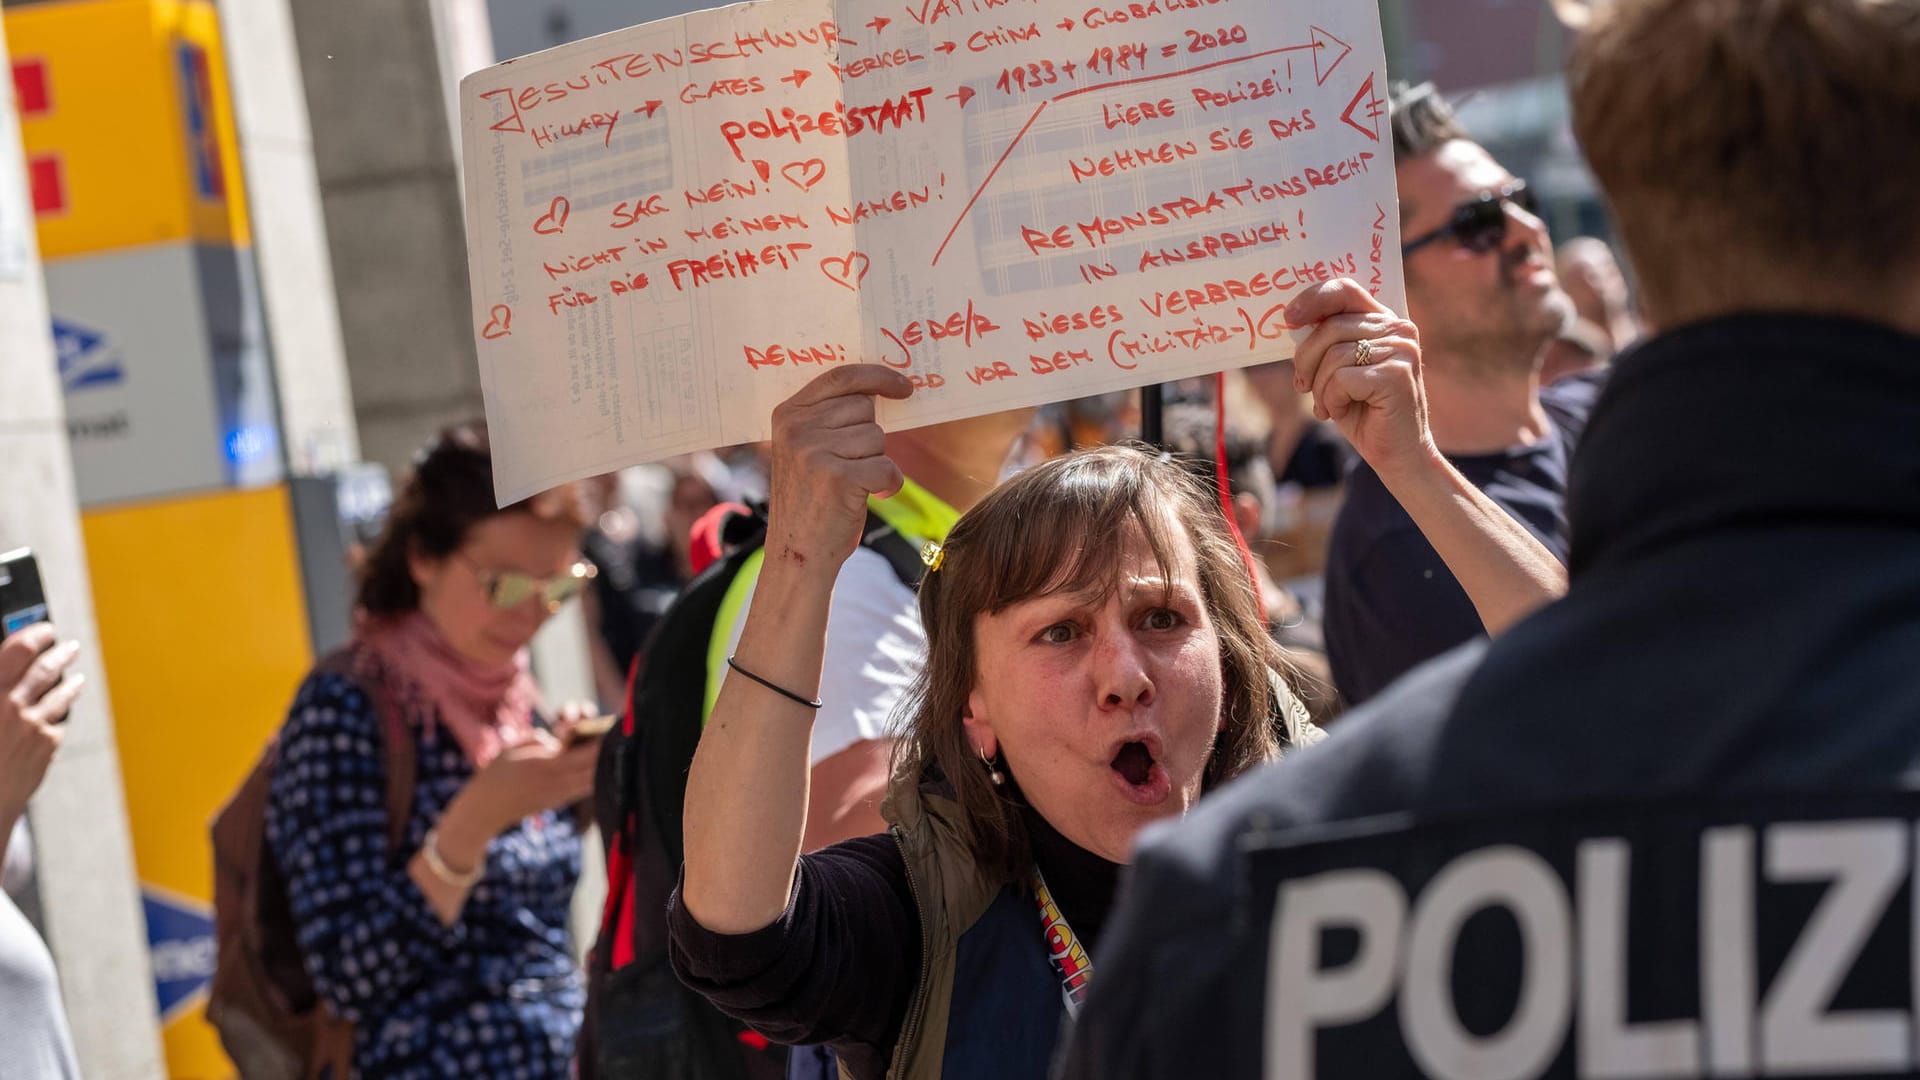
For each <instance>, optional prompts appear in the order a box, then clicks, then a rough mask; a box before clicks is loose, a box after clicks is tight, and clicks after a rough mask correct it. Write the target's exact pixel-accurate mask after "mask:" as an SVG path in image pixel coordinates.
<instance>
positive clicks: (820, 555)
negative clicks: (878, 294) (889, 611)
mask: <svg viewBox="0 0 1920 1080" xmlns="http://www.w3.org/2000/svg"><path fill="white" fill-rule="evenodd" d="M912 392H913V384H912V383H911V382H909V381H908V379H907V377H906V376H904V375H902V374H900V373H899V372H897V371H894V370H892V369H890V368H885V367H881V366H879V365H877V364H855V365H851V366H848V367H840V368H834V369H832V370H830V371H828V372H826V373H825V374H823V375H821V376H819V377H818V378H816V379H814V380H813V381H812V382H809V383H808V384H807V385H805V386H803V387H801V388H800V390H799V391H798V392H797V393H795V394H794V395H793V396H792V397H790V398H788V399H787V400H785V401H783V402H781V403H780V405H779V407H777V408H775V409H774V410H773V463H772V470H771V471H772V477H771V480H770V483H769V485H768V487H769V489H770V491H769V495H768V509H767V523H768V524H767V559H768V561H769V563H773V562H776V561H777V562H784V563H791V564H793V568H794V569H800V568H802V567H806V566H808V565H809V564H814V563H815V562H816V560H817V565H818V567H820V568H821V569H822V570H823V572H825V573H827V574H829V575H831V574H833V573H837V572H838V570H839V567H840V564H841V563H842V562H844V561H846V558H847V556H849V555H851V554H853V549H854V548H855V547H856V546H858V544H859V542H860V527H861V525H862V524H863V523H864V522H865V521H866V516H867V496H869V495H880V496H887V495H891V494H893V493H894V492H896V491H898V490H900V485H901V483H902V482H903V479H902V477H901V475H900V469H899V467H898V466H896V465H895V464H894V463H893V459H891V458H889V457H887V453H886V433H885V432H884V431H882V430H881V429H880V425H879V424H877V423H875V422H874V398H875V397H884V398H892V399H894V400H900V399H903V398H905V397H906V396H907V395H909V394H911V393H912Z"/></svg>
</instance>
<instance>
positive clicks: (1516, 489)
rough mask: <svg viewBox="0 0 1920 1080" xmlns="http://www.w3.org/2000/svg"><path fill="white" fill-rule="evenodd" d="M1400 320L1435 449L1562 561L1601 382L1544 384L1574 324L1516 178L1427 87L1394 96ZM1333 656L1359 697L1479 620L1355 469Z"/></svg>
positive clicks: (1390, 501)
mask: <svg viewBox="0 0 1920 1080" xmlns="http://www.w3.org/2000/svg"><path fill="white" fill-rule="evenodd" d="M1391 99H1392V100H1391V106H1392V118H1393V136H1394V155H1395V173H1396V176H1397V178H1398V181H1399V189H1400V219H1401V221H1400V224H1401V235H1402V236H1403V237H1405V238H1406V240H1405V242H1404V244H1403V246H1402V252H1403V255H1404V261H1405V266H1406V282H1407V307H1408V312H1407V314H1408V316H1409V317H1410V318H1411V319H1412V320H1413V322H1414V324H1415V325H1417V326H1418V327H1419V328H1420V343H1421V347H1422V350H1423V359H1422V376H1423V378H1424V380H1425V383H1426V392H1427V408H1428V413H1429V422H1430V423H1431V425H1432V429H1433V438H1434V442H1435V444H1436V445H1437V446H1438V447H1439V449H1440V450H1441V452H1442V453H1444V454H1446V455H1447V457H1448V459H1449V460H1451V461H1452V462H1453V464H1454V466H1455V467H1456V468H1457V469H1459V470H1460V472H1461V474H1462V475H1464V476H1465V477H1466V478H1467V479H1468V480H1470V481H1471V482H1472V483H1473V484H1474V486H1476V487H1478V488H1480V489H1481V490H1482V491H1484V492H1486V494H1487V495H1488V497H1490V498H1491V499H1492V500H1493V501H1494V502H1495V503H1497V504H1498V505H1499V506H1500V507H1501V508H1502V509H1504V510H1506V511H1507V513H1509V514H1511V515H1513V517H1514V518H1516V519H1517V520H1519V521H1520V522H1521V523H1522V524H1524V525H1526V526H1527V529H1528V530H1529V531H1530V532H1532V533H1533V534H1534V536H1535V537H1537V538H1538V539H1539V540H1540V542H1541V543H1543V544H1545V545H1546V546H1547V548H1548V550H1550V551H1552V552H1553V554H1554V555H1555V556H1556V557H1557V558H1559V559H1560V561H1561V562H1563V563H1564V562H1565V561H1566V559H1567V532H1566V515H1565V513H1564V510H1563V504H1564V501H1565V495H1566V476H1567V462H1568V460H1569V458H1570V457H1571V455H1572V451H1573V445H1574V442H1575V441H1576V440H1578V438H1579V437H1580V432H1581V430H1582V429H1583V428H1584V427H1585V425H1586V417H1587V412H1588V410H1589V409H1590V408H1591V407H1592V402H1593V398H1594V395H1595V393H1596V390H1597V388H1596V380H1595V379H1594V378H1592V377H1582V378H1577V379H1573V380H1569V381H1568V382H1567V383H1566V384H1564V385H1560V386H1555V387H1553V388H1551V389H1550V390H1549V391H1547V392H1545V393H1543V392H1542V390H1541V387H1540V365H1541V362H1542V360H1543V359H1544V357H1545V355H1546V351H1547V348H1548V346H1549V344H1550V343H1551V342H1552V341H1553V339H1554V337H1555V336H1556V335H1557V334H1559V332H1560V331H1561V329H1562V328H1563V327H1564V326H1566V325H1567V324H1568V323H1569V322H1570V321H1571V320H1572V319H1573V314H1574V313H1573V302H1572V300H1571V299H1569V298H1568V296H1567V294H1566V293H1565V292H1564V291H1563V290H1562V289H1561V288H1560V283H1559V280H1558V278H1556V277H1555V275H1554V259H1553V246H1552V244H1551V242H1550V241H1549V240H1548V237H1547V227H1546V223H1545V222H1543V221H1542V220H1541V219H1540V217H1539V215H1538V207H1537V205H1536V203H1535V201H1534V196H1533V193H1532V192H1531V191H1530V190H1529V189H1528V187H1527V184H1526V182H1525V181H1524V180H1520V179H1517V178H1515V177H1514V176H1513V175H1512V174H1510V173H1508V172H1507V170H1506V169H1504V168H1501V166H1500V164H1499V162H1497V161H1495V160H1494V159H1493V157H1492V156H1491V155H1489V154H1488V153H1487V151H1486V150H1485V149H1484V148H1482V147H1481V146H1480V145H1479V144H1477V143H1475V142H1473V141H1472V140H1471V139H1470V138H1468V136H1467V133H1466V130H1465V129H1464V128H1463V127H1462V126H1461V125H1460V123H1459V121H1458V120H1457V119H1455V118H1454V115H1453V112H1452V110H1451V109H1449V108H1448V106H1447V104H1446V102H1445V101H1444V100H1442V99H1441V98H1440V96H1439V95H1438V94H1437V93H1435V92H1434V89H1433V87H1432V85H1431V84H1426V85H1422V86H1419V87H1414V88H1408V87H1407V86H1406V85H1405V84H1397V85H1396V86H1395V87H1394V88H1393V92H1392V94H1391ZM1326 590H1327V593H1326V619H1325V623H1326V641H1327V655H1328V660H1329V661H1330V663H1331V665H1332V668H1333V677H1334V684H1335V686H1336V687H1337V688H1338V690H1339V691H1340V694H1341V696H1342V697H1343V698H1344V699H1345V700H1346V702H1347V703H1348V704H1350V705H1357V704H1359V703H1361V702H1363V701H1365V700H1367V699H1368V698H1370V697H1372V696H1373V695H1374V694H1376V693H1378V692H1379V691H1380V690H1382V689H1384V688H1385V687H1386V685H1387V684H1388V683H1390V682H1392V681H1393V680H1394V679H1395V678H1397V677H1399V676H1400V675H1401V674H1402V673H1403V672H1405V671H1407V670H1408V669H1410V668H1412V667H1414V666H1415V665H1417V664H1419V663H1421V662H1422V661H1424V660H1427V659H1429V658H1431V657H1434V656H1437V655H1439V654H1440V653H1442V652H1445V651H1446V650H1447V649H1450V648H1452V647H1453V646H1455V645H1458V644H1460V643H1461V642H1463V641H1466V640H1468V639H1470V638H1473V637H1476V636H1479V635H1481V634H1483V633H1484V632H1485V631H1484V629H1483V627H1482V624H1481V619H1480V616H1479V614H1478V613H1477V612H1476V611H1475V609H1474V606H1473V604H1472V603H1471V602H1470V601H1469V600H1468V599H1467V594H1466V592H1465V590H1464V589H1462V588H1461V586H1460V584H1459V583H1458V582H1457V581H1456V580H1455V579H1454V576H1453V574H1452V573H1451V572H1450V571H1449V570H1448V569H1447V565H1446V563H1445V562H1443V561H1442V560H1441V558H1440V556H1439V555H1438V554H1437V553H1436V552H1435V551H1434V548H1433V545H1432V544H1430V543H1428V542H1427V540H1426V538H1425V537H1424V536H1422V535H1421V533H1420V530H1419V529H1418V528H1417V527H1416V526H1415V525H1414V523H1413V519H1412V518H1411V517H1409V516H1408V515H1407V513H1406V511H1405V510H1403V509H1402V508H1401V506H1400V504H1399V503H1398V502H1396V501H1395V500H1394V497H1393V495H1392V494H1390V493H1389V492H1388V491H1387V489H1386V487H1385V485H1383V484H1382V483H1381V481H1380V478H1379V476H1377V475H1376V474H1375V473H1374V472H1373V470H1372V469H1370V468H1368V467H1367V466H1366V465H1365V464H1364V463H1362V464H1360V465H1358V466H1357V467H1356V468H1355V469H1354V471H1353V473H1352V474H1351V476H1350V477H1349V480H1348V484H1347V497H1346V502H1345V504H1344V505H1343V506H1342V508H1341V511H1340V515H1339V517H1338V518H1337V519H1336V521H1335V523H1334V527H1333V532H1332V535H1331V538H1330V540H1329V543H1328V557H1327V575H1326Z"/></svg>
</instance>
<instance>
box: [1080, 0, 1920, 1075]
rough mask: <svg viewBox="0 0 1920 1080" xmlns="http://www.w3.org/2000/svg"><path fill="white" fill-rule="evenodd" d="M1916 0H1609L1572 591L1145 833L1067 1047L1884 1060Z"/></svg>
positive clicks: (1243, 1062) (1918, 642) (1907, 1051)
mask: <svg viewBox="0 0 1920 1080" xmlns="http://www.w3.org/2000/svg"><path fill="white" fill-rule="evenodd" d="M1915 56H1920V4H1916V3H1914V2H1913V0H1783V2H1777V3H1771V2H1770V3H1754V2H1753V0H1617V2H1615V3H1613V4H1611V5H1608V6H1607V7H1605V8H1601V9H1600V10H1599V13H1598V14H1597V15H1596V16H1595V18H1594V21H1593V23H1592V24H1591V25H1590V27H1589V28H1588V30H1587V32H1586V33H1585V34H1584V35H1583V36H1582V38H1581V39H1580V40H1579V42H1578V44H1577V45H1576V47H1575V52H1574V55H1573V60H1572V65H1571V80H1570V84H1571V90H1572V100H1573V111H1574V126H1575V130H1576V133H1577V134H1578V136H1579V138H1580V141H1581V143H1582V145H1583V146H1584V148H1585V150H1586V153H1587V156H1588V158H1589V160H1590V162H1591V164H1592V166H1593V170H1594V172H1595V174H1596V175H1597V176H1598V177H1599V179H1600V181H1601V183H1602V186H1603V187H1604V188H1605V189H1606V193H1607V195H1608V197H1609V199H1610V201H1611V203H1612V206H1613V208H1614V210H1615V213H1616V215H1617V222H1618V226H1619V230H1620V234H1621V238H1622V240H1623V241H1624V244H1625V247H1626V249H1627V251H1628V253H1629V257H1630V259H1631V262H1632V264H1633V265H1634V267H1635V268H1636V270H1637V271H1638V275H1639V280H1640V282H1641V283H1642V286H1643V297H1644V300H1645V314H1646V316H1647V318H1648V322H1649V324H1650V331H1651V335H1652V336H1651V338H1650V340H1648V341H1647V342H1646V343H1644V344H1643V345H1641V346H1640V347H1638V348H1637V349H1635V350H1634V351H1632V352H1630V353H1628V354H1627V355H1625V356H1623V357H1622V358H1621V359H1620V360H1619V361H1618V362H1617V365H1616V367H1615V374H1614V377H1613V379H1612V382H1611V384H1610V385H1609V387H1608V388H1607V390H1606V391H1605V393H1604V395H1603V396H1602V398H1601V401H1600V403H1599V405H1598V406H1597V408H1596V410H1595V412H1594V414H1593V417H1592V421H1591V425H1590V426H1589V428H1588V429H1587V433H1586V436H1585V443H1584V444H1583V446H1582V448H1581V451H1580V455H1579V456H1578V457H1577V458H1576V460H1575V461H1574V464H1573V476H1572V479H1571V483H1570V488H1569V490H1570V496H1569V504H1568V510H1567V512H1568V516H1569V518H1570V520H1571V524H1572V559H1571V563H1570V573H1571V590H1570V592H1569V594H1568V595H1567V597H1566V598H1565V599H1564V600H1562V601H1561V602H1559V603H1558V604H1555V605H1553V606H1551V607H1549V608H1548V609H1546V610H1545V611H1544V612H1542V613H1540V614H1539V615H1537V616H1535V617H1534V618H1532V619H1530V620H1528V621H1526V622H1523V623H1522V624H1520V625H1519V626H1517V627H1515V628H1514V629H1512V630H1511V631H1509V632H1508V633H1507V634H1505V635H1504V636H1502V637H1501V638H1499V639H1497V640H1495V641H1494V642H1492V643H1491V644H1470V645H1467V646H1463V647H1462V648H1460V649H1459V650H1456V651H1454V652H1451V653H1448V654H1446V655H1444V656H1442V657H1441V658H1439V659H1437V660H1435V661H1434V662H1432V663H1431V664H1428V665H1426V666H1424V667H1421V668H1418V669H1416V670H1415V671H1414V672H1412V673H1411V674H1409V675H1408V676H1407V677H1406V678H1405V679H1403V680H1401V681H1400V682H1399V683H1397V684H1396V685H1395V686H1393V687H1391V688H1389V689H1388V690H1387V691H1386V692H1385V693H1384V694H1382V695H1381V697H1379V698H1378V699H1376V700H1375V701H1374V702H1372V703H1371V704H1369V705H1368V706H1367V707H1365V708H1363V709H1361V710H1359V711H1358V712H1356V713H1353V714H1350V716H1349V718H1348V719H1347V720H1346V721H1345V722H1344V723H1343V725H1342V727H1341V729H1340V730H1339V731H1338V732H1337V733H1336V734H1335V735H1334V736H1333V738H1331V739H1330V740H1329V741H1328V742H1327V743H1326V744H1324V745H1323V746H1320V747H1317V748H1315V749H1313V750H1310V751H1307V752H1305V753H1302V754H1300V755H1297V756H1295V757H1294V758H1292V759H1289V760H1287V761H1284V762H1282V763H1280V764H1279V765H1277V766H1274V767H1272V768H1271V769H1270V770H1267V771H1263V772H1261V773H1257V774H1254V775H1253V776H1251V777H1249V778H1247V779H1245V780H1243V781H1241V782H1240V783H1239V784H1237V785H1236V786H1235V787H1234V788H1232V789H1230V790H1229V791H1227V792H1225V793H1223V794H1221V795H1219V796H1217V797H1216V798H1214V799H1211V800H1208V801H1206V802H1203V803H1202V804H1201V806H1200V807H1199V808H1198V809H1197V810H1196V811H1195V813H1194V814H1193V815H1191V816H1190V817H1189V818H1188V819H1187V820H1186V821H1185V822H1184V823H1183V824H1180V825H1178V826H1171V827H1162V828H1160V829H1158V830H1156V831H1154V832H1151V833H1149V834H1148V835H1147V836H1146V837H1145V838H1143V840H1142V842H1141V847H1140V849H1139V851H1138V853H1137V859H1136V862H1135V864H1134V871H1133V877H1132V880H1131V883H1130V884H1129V885H1128V886H1127V887H1125V888H1124V889H1123V891H1122V895H1123V896H1124V897H1125V900H1124V902H1123V904H1122V906H1121V908H1120V910H1119V912H1118V913H1117V914H1116V915H1115V917H1114V920H1113V921H1112V922H1110V923H1109V924H1108V929H1107V934H1108V937H1107V939H1106V940H1105V941H1103V943H1102V945H1103V951H1102V953H1101V954H1100V955H1098V956H1096V957H1095V959H1096V961H1097V963H1098V964H1099V966H1100V976H1101V977H1100V978H1099V979H1098V980H1097V981H1096V982H1095V984H1094V987H1093V992H1092V996H1091V998H1090V1001H1089V1003H1088V1007H1087V1009H1086V1010H1085V1011H1084V1012H1083V1014H1082V1018H1081V1021H1080V1024H1079V1026H1078V1029H1077V1030H1076V1032H1075V1033H1074V1037H1073V1047H1072V1054H1071V1058H1070V1064H1069V1065H1068V1067H1067V1068H1066V1070H1065V1071H1066V1075H1067V1076H1070V1077H1073V1078H1075V1080H1078V1078H1082V1077H1101V1078H1103V1080H1123V1078H1130V1077H1188V1076H1207V1077H1246V1076H1258V1075H1264V1076H1267V1077H1272V1078H1281V1077H1300V1076H1366V1077H1389V1076H1415V1075H1425V1076H1434V1077H1461V1078H1465V1077H1473V1078H1477V1080H1492V1078H1506V1077H1530V1076H1582V1077H1601V1076H1606V1077H1639V1076H1708V1075H1711V1076H1750V1075H1763V1074H1764V1075H1816V1074H1817V1075H1856V1076H1858V1075H1914V1074H1916V1072H1920V1055H1917V1053H1916V1049H1915V1039H1914V1036H1915V1035H1916V1033H1920V1016H1916V1007H1920V995H1916V992H1915V989H1914V988H1915V981H1914V980H1915V975H1916V971H1915V968H1916V959H1915V949H1914V942H1916V941H1920V927H1917V926H1916V925H1915V923H1916V921H1917V920H1920V916H1917V915H1916V909H1915V904H1914V897H1915V896H1916V895H1917V894H1916V890H1915V886H1914V883H1913V881H1912V879H1913V877H1914V873H1915V871H1916V866H1917V865H1920V858H1917V856H1916V847H1915V842H1916V832H1915V829H1914V825H1913V823H1914V821H1915V819H1916V818H1917V817H1920V795H1916V794H1915V793H1914V790H1913V786H1914V783H1915V782H1914V780H1913V779H1912V778H1913V777H1915V776H1916V775H1920V723H1917V722H1916V720H1917V719H1920V664H1916V658H1920V200H1916V199H1914V198H1913V197H1912V183H1913V177H1915V176H1917V175H1920V139H1916V138H1915V137H1914V133H1915V132H1920V80H1916V79H1915V78H1914V69H1913V58H1914V57H1915Z"/></svg>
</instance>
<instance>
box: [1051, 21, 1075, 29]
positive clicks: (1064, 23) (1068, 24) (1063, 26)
mask: <svg viewBox="0 0 1920 1080" xmlns="http://www.w3.org/2000/svg"><path fill="white" fill-rule="evenodd" d="M1053 25H1055V26H1057V27H1059V28H1060V29H1062V30H1071V29H1073V20H1072V19H1061V20H1060V21H1059V22H1057V23H1054V24H1053Z"/></svg>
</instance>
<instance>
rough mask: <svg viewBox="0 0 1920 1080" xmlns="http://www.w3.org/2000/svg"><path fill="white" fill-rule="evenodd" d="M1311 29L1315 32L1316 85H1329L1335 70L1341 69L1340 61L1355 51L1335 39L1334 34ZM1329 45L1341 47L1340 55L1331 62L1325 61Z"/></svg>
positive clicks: (1314, 64) (1314, 68)
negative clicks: (1328, 81)
mask: <svg viewBox="0 0 1920 1080" xmlns="http://www.w3.org/2000/svg"><path fill="white" fill-rule="evenodd" d="M1311 29H1312V31H1313V36H1312V40H1313V77H1314V80H1315V81H1314V85H1315V86H1325V85H1327V80H1328V79H1330V78H1332V77H1333V69H1334V68H1337V67H1339V66H1340V61H1342V60H1345V59H1346V58H1347V54H1348V53H1350V52H1352V51H1353V46H1351V45H1349V44H1347V43H1346V42H1344V41H1341V40H1340V39H1339V38H1337V37H1334V36H1333V35H1332V34H1329V33H1327V32H1326V31H1325V30H1322V29H1320V28H1319V27H1317V26H1315V27H1312V28H1311ZM1329 45H1338V46H1339V47H1340V54H1339V55H1338V56H1335V57H1334V58H1333V59H1332V60H1331V61H1328V60H1325V59H1323V58H1324V57H1325V55H1326V49H1327V47H1328V46H1329Z"/></svg>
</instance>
